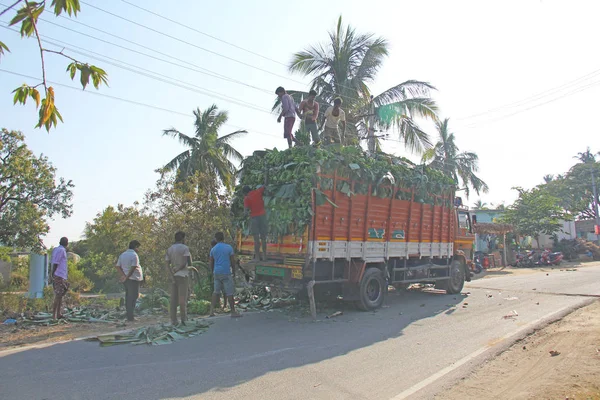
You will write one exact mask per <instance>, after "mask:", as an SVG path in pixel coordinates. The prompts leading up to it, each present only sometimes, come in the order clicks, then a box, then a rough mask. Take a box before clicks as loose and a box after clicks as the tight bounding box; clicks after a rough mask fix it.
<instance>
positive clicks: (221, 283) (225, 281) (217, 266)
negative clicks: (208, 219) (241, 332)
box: [210, 232, 242, 318]
mask: <svg viewBox="0 0 600 400" xmlns="http://www.w3.org/2000/svg"><path fill="white" fill-rule="evenodd" d="M215 239H216V240H217V244H216V245H215V246H214V247H213V248H212V249H211V250H210V267H211V268H212V271H213V275H214V284H215V289H214V290H213V295H212V301H211V303H210V316H211V317H213V316H214V315H215V306H216V305H217V301H219V296H220V295H221V291H223V290H225V294H226V295H227V298H228V299H229V305H230V307H231V317H232V318H237V317H241V316H242V315H241V314H240V313H238V312H236V311H235V302H234V301H233V278H232V270H233V277H235V268H232V267H233V266H234V265H235V255H234V253H233V247H231V246H230V245H228V244H227V243H224V240H225V235H223V232H217V233H216V234H215Z"/></svg>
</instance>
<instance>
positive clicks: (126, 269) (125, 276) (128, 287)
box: [116, 240, 144, 321]
mask: <svg viewBox="0 0 600 400" xmlns="http://www.w3.org/2000/svg"><path fill="white" fill-rule="evenodd" d="M139 248H140V242H138V241H137V240H132V241H131V242H130V243H129V249H128V250H127V251H125V252H123V253H122V254H121V255H120V256H119V259H118V260H117V265H116V268H117V271H119V272H120V274H121V282H123V284H124V285H125V309H126V310H127V321H133V320H134V319H133V310H134V309H135V302H136V301H137V299H138V297H139V295H140V284H141V283H142V281H143V280H144V275H143V272H142V266H141V265H140V258H139V257H138V254H137V253H138V250H139Z"/></svg>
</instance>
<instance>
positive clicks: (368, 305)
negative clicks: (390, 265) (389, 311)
mask: <svg viewBox="0 0 600 400" xmlns="http://www.w3.org/2000/svg"><path fill="white" fill-rule="evenodd" d="M386 289H387V286H386V282H385V278H384V277H383V272H381V270H380V269H379V268H369V269H367V270H366V271H365V274H364V275H363V278H362V280H361V281H360V289H359V297H360V300H358V301H357V302H356V306H357V307H358V308H359V309H361V310H363V311H369V310H375V309H376V308H379V307H381V305H382V304H383V300H384V298H385V293H386Z"/></svg>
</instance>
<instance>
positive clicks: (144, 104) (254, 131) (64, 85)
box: [0, 68, 280, 138]
mask: <svg viewBox="0 0 600 400" xmlns="http://www.w3.org/2000/svg"><path fill="white" fill-rule="evenodd" d="M0 72H3V73H7V74H10V75H15V76H20V77H22V78H27V79H32V80H38V81H41V78H39V77H35V76H31V75H26V74H21V73H19V72H15V71H9V70H5V69H1V68H0ZM47 82H48V83H50V84H52V85H55V86H60V87H63V88H66V89H71V90H76V91H78V92H80V93H86V94H91V95H95V96H100V97H105V98H108V99H113V100H118V101H121V102H124V103H129V104H134V105H137V106H141V107H147V108H151V109H154V110H158V111H164V112H168V113H171V114H175V115H180V116H184V117H188V118H191V117H192V116H191V115H190V114H189V113H182V112H180V111H175V110H170V109H168V108H164V107H159V106H155V105H152V104H147V103H142V102H140V101H136V100H130V99H125V98H123V97H118V96H112V95H109V94H105V93H102V92H92V91H89V90H82V89H81V88H79V87H77V86H71V85H66V84H64V83H60V82H55V81H50V80H47ZM223 125H225V126H229V127H231V128H235V129H239V130H246V131H248V133H250V131H251V132H252V133H258V134H260V135H265V136H270V137H276V138H279V137H280V136H279V135H273V134H270V133H266V132H261V131H259V130H256V129H249V128H243V127H240V126H237V125H232V124H230V123H225V124H223Z"/></svg>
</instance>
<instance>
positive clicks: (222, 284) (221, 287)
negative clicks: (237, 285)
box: [213, 274, 233, 296]
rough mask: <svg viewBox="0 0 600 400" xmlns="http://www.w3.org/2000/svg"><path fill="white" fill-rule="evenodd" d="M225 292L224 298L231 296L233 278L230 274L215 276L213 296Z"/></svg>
mask: <svg viewBox="0 0 600 400" xmlns="http://www.w3.org/2000/svg"><path fill="white" fill-rule="evenodd" d="M223 291H225V295H226V296H233V278H232V277H231V274H215V290H214V291H213V293H214V294H218V295H220V294H221V292H223Z"/></svg>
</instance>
